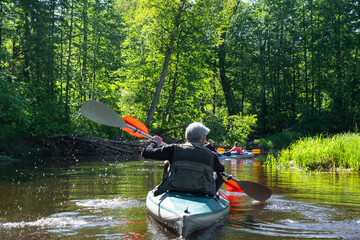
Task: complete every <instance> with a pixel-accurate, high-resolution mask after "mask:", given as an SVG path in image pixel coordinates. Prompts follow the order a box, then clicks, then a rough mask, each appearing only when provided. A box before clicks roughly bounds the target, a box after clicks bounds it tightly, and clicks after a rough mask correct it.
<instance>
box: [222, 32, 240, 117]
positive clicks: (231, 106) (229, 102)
mask: <svg viewBox="0 0 360 240" xmlns="http://www.w3.org/2000/svg"><path fill="white" fill-rule="evenodd" d="M221 38H222V40H223V41H222V43H221V44H220V46H219V49H218V51H219V52H218V57H219V72H220V82H221V85H222V88H223V91H224V96H225V101H226V106H227V109H228V114H229V116H231V115H236V114H238V113H239V106H238V104H237V102H236V100H235V96H234V92H233V90H232V88H231V85H230V83H229V81H228V80H227V77H226V47H225V41H226V32H225V31H224V32H223V33H222V35H221Z"/></svg>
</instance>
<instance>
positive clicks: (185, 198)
mask: <svg viewBox="0 0 360 240" xmlns="http://www.w3.org/2000/svg"><path fill="white" fill-rule="evenodd" d="M146 207H147V210H148V212H149V213H150V215H151V216H152V217H154V218H155V219H156V220H157V221H158V222H160V223H161V224H163V225H165V226H166V227H168V228H170V229H172V230H173V231H174V232H175V233H177V234H178V235H179V236H182V237H186V236H187V235H189V234H190V233H192V232H194V231H196V230H200V229H202V228H205V227H208V226H210V225H212V224H214V223H215V222H217V221H218V220H219V219H221V218H222V217H224V216H225V215H226V214H227V212H228V211H229V201H228V200H227V199H225V198H224V197H223V196H219V199H215V198H214V197H209V196H199V195H194V194H188V193H178V192H167V193H163V194H161V195H159V196H154V192H153V190H152V191H150V192H149V193H148V196H147V198H146Z"/></svg>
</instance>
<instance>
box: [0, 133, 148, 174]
mask: <svg viewBox="0 0 360 240" xmlns="http://www.w3.org/2000/svg"><path fill="white" fill-rule="evenodd" d="M9 141H10V142H9ZM145 144H146V142H144V141H139V140H138V141H129V140H109V139H103V138H98V137H94V136H91V135H89V134H84V135H81V136H78V135H73V134H60V135H56V136H51V137H33V136H26V137H24V138H21V139H12V140H8V142H6V144H2V145H3V146H2V148H1V151H0V168H3V167H6V166H14V165H15V166H17V165H33V164H52V163H54V164H77V163H79V162H81V161H94V160H98V161H109V162H124V161H129V160H133V158H134V157H135V156H138V155H139V153H140V151H141V150H142V149H143V147H144V146H145Z"/></svg>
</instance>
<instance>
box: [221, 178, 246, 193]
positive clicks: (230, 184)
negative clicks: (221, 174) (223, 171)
mask: <svg viewBox="0 0 360 240" xmlns="http://www.w3.org/2000/svg"><path fill="white" fill-rule="evenodd" d="M225 188H226V191H228V192H240V193H244V191H243V190H241V188H240V187H239V185H238V184H237V182H235V181H234V180H227V181H225Z"/></svg>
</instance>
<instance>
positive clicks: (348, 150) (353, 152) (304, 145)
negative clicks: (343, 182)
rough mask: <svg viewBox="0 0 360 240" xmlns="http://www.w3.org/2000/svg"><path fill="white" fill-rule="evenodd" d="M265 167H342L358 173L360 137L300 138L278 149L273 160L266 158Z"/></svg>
mask: <svg viewBox="0 0 360 240" xmlns="http://www.w3.org/2000/svg"><path fill="white" fill-rule="evenodd" d="M266 164H267V165H273V166H278V167H298V168H300V169H308V170H316V169H334V168H341V169H351V171H359V170H360V134H358V133H343V134H337V135H334V136H324V135H320V136H317V137H308V138H303V139H300V140H298V141H296V142H295V143H293V144H291V145H290V146H289V147H288V148H286V149H284V150H281V151H280V152H279V153H278V156H277V157H276V158H275V157H274V155H269V156H268V157H267V159H266Z"/></svg>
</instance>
